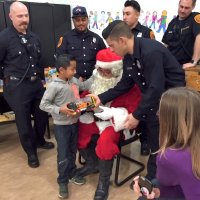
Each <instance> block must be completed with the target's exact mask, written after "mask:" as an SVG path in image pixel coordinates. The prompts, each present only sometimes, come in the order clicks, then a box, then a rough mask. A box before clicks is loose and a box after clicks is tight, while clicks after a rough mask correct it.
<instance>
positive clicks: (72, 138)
mask: <svg viewBox="0 0 200 200" xmlns="http://www.w3.org/2000/svg"><path fill="white" fill-rule="evenodd" d="M77 137H78V124H77V123H76V124H72V125H55V138H56V141H57V167H58V174H59V175H58V178H57V182H58V184H60V183H66V184H67V183H68V181H69V179H70V178H72V177H73V175H74V174H75V170H76V164H75V162H76V153H77Z"/></svg>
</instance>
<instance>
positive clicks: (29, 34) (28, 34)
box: [10, 24, 32, 36]
mask: <svg viewBox="0 0 200 200" xmlns="http://www.w3.org/2000/svg"><path fill="white" fill-rule="evenodd" d="M10 30H11V36H16V35H17V36H19V35H25V36H32V33H31V32H30V31H29V30H27V32H26V34H23V33H20V32H18V31H17V30H16V29H15V27H14V26H13V24H11V26H10Z"/></svg>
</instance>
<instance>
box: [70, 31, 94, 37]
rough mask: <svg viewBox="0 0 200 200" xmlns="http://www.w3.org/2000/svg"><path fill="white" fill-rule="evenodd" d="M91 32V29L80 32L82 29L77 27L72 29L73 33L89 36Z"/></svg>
mask: <svg viewBox="0 0 200 200" xmlns="http://www.w3.org/2000/svg"><path fill="white" fill-rule="evenodd" d="M90 34H91V31H90V30H89V29H87V30H86V31H85V32H80V31H77V30H76V29H73V30H72V35H78V36H87V35H90Z"/></svg>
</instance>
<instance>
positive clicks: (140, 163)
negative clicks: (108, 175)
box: [115, 153, 145, 186]
mask: <svg viewBox="0 0 200 200" xmlns="http://www.w3.org/2000/svg"><path fill="white" fill-rule="evenodd" d="M121 158H124V159H125V160H128V161H130V162H131V163H134V164H136V165H138V169H137V170H136V171H134V172H133V173H131V174H130V175H129V176H127V177H126V178H124V179H122V180H121V181H120V180H119V168H120V161H121ZM144 168H145V165H144V164H143V163H142V162H139V161H137V160H135V159H133V158H130V157H128V156H126V155H124V154H122V153H120V154H118V155H117V158H116V171H115V184H116V185H117V186H121V185H123V184H124V183H126V182H127V181H129V180H130V179H131V178H133V177H134V176H136V175H137V174H139V173H140V172H142V171H143V170H144Z"/></svg>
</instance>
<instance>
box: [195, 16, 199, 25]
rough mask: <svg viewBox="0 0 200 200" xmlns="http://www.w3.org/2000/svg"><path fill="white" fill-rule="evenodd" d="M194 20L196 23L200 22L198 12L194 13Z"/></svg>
mask: <svg viewBox="0 0 200 200" xmlns="http://www.w3.org/2000/svg"><path fill="white" fill-rule="evenodd" d="M194 21H195V22H196V23H198V24H200V14H198V15H196V16H195V17H194Z"/></svg>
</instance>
